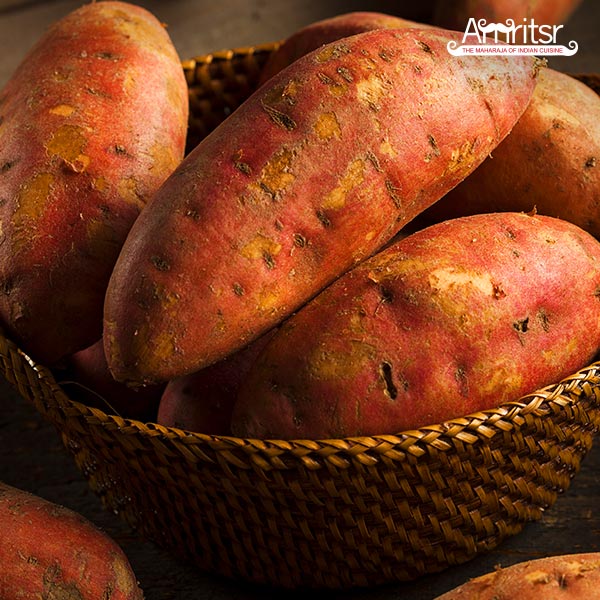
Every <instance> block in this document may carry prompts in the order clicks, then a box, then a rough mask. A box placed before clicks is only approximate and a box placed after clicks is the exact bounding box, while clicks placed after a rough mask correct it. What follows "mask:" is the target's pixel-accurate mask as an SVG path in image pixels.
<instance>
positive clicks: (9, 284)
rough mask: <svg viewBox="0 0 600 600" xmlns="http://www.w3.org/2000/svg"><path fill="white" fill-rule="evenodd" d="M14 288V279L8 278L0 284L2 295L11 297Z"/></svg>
mask: <svg viewBox="0 0 600 600" xmlns="http://www.w3.org/2000/svg"><path fill="white" fill-rule="evenodd" d="M14 287H15V282H14V279H13V278H12V277H7V278H6V279H4V280H2V281H1V282H0V294H3V295H5V296H10V293H11V292H12V291H13V289H14Z"/></svg>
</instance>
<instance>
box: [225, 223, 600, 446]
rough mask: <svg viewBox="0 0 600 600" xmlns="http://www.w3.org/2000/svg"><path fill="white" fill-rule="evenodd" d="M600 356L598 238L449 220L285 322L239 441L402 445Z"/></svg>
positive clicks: (255, 378) (245, 407)
mask: <svg viewBox="0 0 600 600" xmlns="http://www.w3.org/2000/svg"><path fill="white" fill-rule="evenodd" d="M575 289H576V290H577V293H573V291H574V290H575ZM598 348H600V243H599V242H598V241H597V240H596V239H595V238H593V237H592V236H591V235H589V234H588V233H586V232H585V231H583V230H582V229H580V228H578V227H576V226H575V225H573V224H571V223H568V222H566V221H561V220H559V219H554V218H551V217H545V216H529V215H526V214H522V213H496V214H488V215H473V216H470V217H464V218H461V219H455V220H452V221H445V222H443V223H440V224H438V225H433V226H432V227H429V228H427V229H423V230H421V231H419V232H417V233H414V234H412V235H410V236H408V237H407V238H405V239H403V240H402V241H400V242H398V243H397V244H395V245H393V246H390V248H388V249H386V250H384V251H382V252H380V253H379V254H377V255H375V256H374V257H372V258H371V259H369V260H368V261H365V262H364V263H362V264H361V265H359V266H358V267H356V268H355V269H354V270H352V271H351V272H349V273H347V274H346V275H344V276H343V277H341V278H340V279H338V280H337V281H336V282H335V283H334V284H332V285H331V286H330V287H329V288H327V289H326V290H325V291H324V292H322V293H321V294H320V295H319V296H317V297H316V298H315V299H314V300H313V301H312V302H310V303H309V304H307V305H306V306H305V307H304V308H302V309H301V310H300V311H299V312H298V313H297V314H296V315H294V316H293V317H291V318H290V319H289V320H288V321H287V322H286V323H284V324H283V325H282V327H281V328H280V329H279V330H278V332H277V334H276V335H275V336H274V337H273V339H272V340H271V341H270V342H269V344H268V345H267V347H266V348H265V349H264V350H263V352H262V353H261V355H260V356H259V358H258V359H257V361H256V362H255V364H254V366H253V368H252V369H251V370H250V373H249V375H248V378H247V380H246V382H245V384H244V385H243V386H242V387H241V389H240V394H239V398H238V401H237V402H236V405H235V407H234V412H233V417H232V431H233V432H234V434H235V435H239V436H242V437H261V438H263V437H276V438H299V437H306V438H324V437H335V438H337V437H346V436H356V435H375V434H385V433H398V432H400V431H402V430H407V429H414V428H418V427H421V426H426V425H430V424H433V423H439V422H443V421H445V420H448V419H451V418H454V417H460V416H464V415H466V414H469V413H473V412H476V411H479V410H484V409H489V408H493V407H495V406H497V405H499V404H501V403H503V402H505V401H511V400H518V399H519V398H520V397H522V396H523V395H525V394H528V393H531V392H534V391H535V390H537V389H539V388H541V387H543V386H545V385H548V384H550V383H553V382H556V381H559V380H560V379H561V378H563V377H565V376H567V375H569V374H571V373H573V372H575V371H576V370H577V369H579V368H582V367H584V366H585V365H586V364H588V363H589V362H591V360H592V358H593V356H594V354H595V353H596V352H597V350H598Z"/></svg>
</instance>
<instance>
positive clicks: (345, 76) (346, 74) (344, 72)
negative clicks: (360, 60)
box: [337, 67, 354, 83]
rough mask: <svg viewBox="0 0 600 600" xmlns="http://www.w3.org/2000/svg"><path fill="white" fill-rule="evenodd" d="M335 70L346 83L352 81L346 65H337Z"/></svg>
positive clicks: (352, 78)
mask: <svg viewBox="0 0 600 600" xmlns="http://www.w3.org/2000/svg"><path fill="white" fill-rule="evenodd" d="M337 72H338V74H339V75H340V77H341V78H342V79H345V80H346V81H347V82H348V83H352V82H353V81H354V77H353V76H352V73H351V72H350V70H349V69H347V68H346V67H338V68H337Z"/></svg>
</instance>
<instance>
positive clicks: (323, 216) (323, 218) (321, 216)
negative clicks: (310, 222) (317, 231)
mask: <svg viewBox="0 0 600 600" xmlns="http://www.w3.org/2000/svg"><path fill="white" fill-rule="evenodd" d="M316 215H317V219H319V222H320V223H321V225H323V227H325V228H326V229H327V228H329V227H331V220H330V219H329V217H328V216H327V215H326V214H325V213H324V212H323V211H322V210H318V211H317V212H316Z"/></svg>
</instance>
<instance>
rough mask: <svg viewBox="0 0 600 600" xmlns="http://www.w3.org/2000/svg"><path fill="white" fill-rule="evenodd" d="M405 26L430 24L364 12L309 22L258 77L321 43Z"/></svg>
mask: <svg viewBox="0 0 600 600" xmlns="http://www.w3.org/2000/svg"><path fill="white" fill-rule="evenodd" d="M406 27H419V28H428V27H430V25H425V24H423V23H416V22H415V21H409V20H407V19H402V18H400V17H395V16H393V15H386V14H385V13H378V12H364V11H361V12H351V13H346V14H342V15H337V16H335V17H331V18H329V19H323V20H322V21H317V22H315V23H311V24H310V25H307V26H306V27H303V28H302V29H299V30H298V31H297V32H296V33H294V34H292V35H291V36H290V37H289V38H287V39H286V40H284V42H283V43H282V44H281V46H279V48H278V49H277V50H275V51H274V52H273V53H272V54H271V55H270V56H269V60H268V61H267V62H266V63H265V66H264V67H263V69H262V72H261V74H260V82H261V83H264V82H265V81H267V80H269V79H271V77H273V75H276V74H277V73H279V71H281V70H282V69H284V68H285V67H287V66H288V65H291V64H292V63H293V62H294V61H295V60H298V59H299V58H300V57H301V56H304V55H305V54H308V53H309V52H312V51H313V50H316V49H317V48H319V47H320V46H323V45H324V44H329V43H331V42H335V41H337V40H341V39H342V38H345V37H349V36H351V35H356V34H357V33H364V32H366V31H372V30H373V29H403V28H406Z"/></svg>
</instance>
